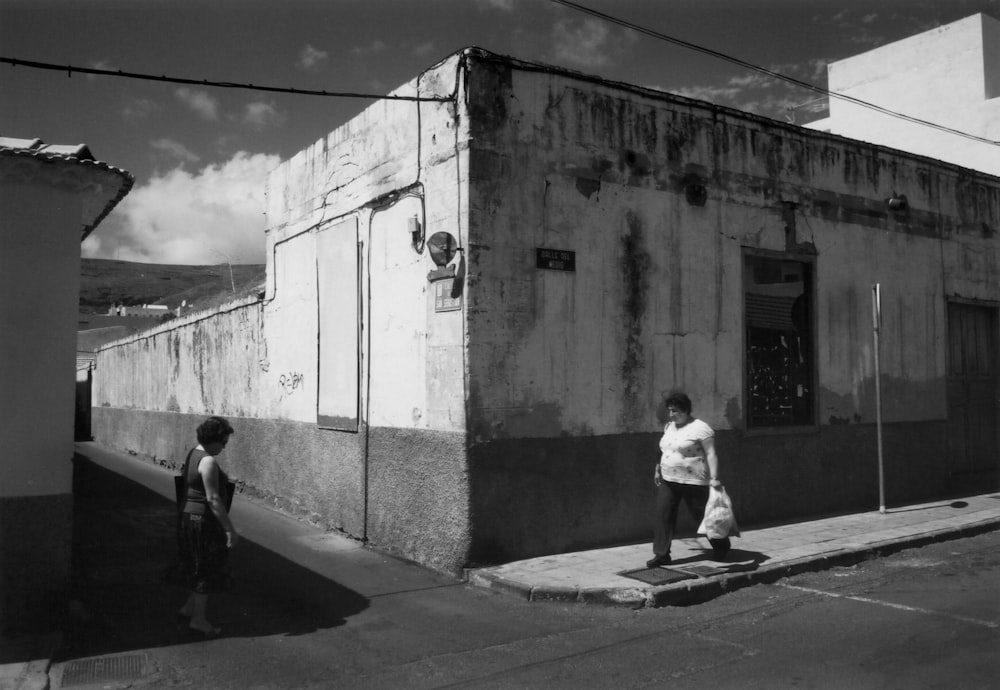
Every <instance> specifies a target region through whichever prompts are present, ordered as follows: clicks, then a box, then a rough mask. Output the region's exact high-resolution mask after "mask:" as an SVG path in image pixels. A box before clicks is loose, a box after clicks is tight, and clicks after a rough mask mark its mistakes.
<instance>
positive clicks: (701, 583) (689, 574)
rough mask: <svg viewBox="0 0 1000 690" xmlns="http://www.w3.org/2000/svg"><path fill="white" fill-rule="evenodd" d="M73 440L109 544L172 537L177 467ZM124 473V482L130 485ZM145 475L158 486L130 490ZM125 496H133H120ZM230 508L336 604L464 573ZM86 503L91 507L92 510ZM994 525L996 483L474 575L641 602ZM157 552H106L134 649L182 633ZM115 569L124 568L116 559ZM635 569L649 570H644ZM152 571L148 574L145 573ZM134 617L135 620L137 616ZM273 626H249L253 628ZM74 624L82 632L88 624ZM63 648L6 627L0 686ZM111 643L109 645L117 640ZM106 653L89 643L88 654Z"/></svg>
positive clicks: (250, 550) (257, 594)
mask: <svg viewBox="0 0 1000 690" xmlns="http://www.w3.org/2000/svg"><path fill="white" fill-rule="evenodd" d="M77 452H78V453H79V454H80V455H82V456H84V457H85V458H87V467H90V468H93V469H90V470H88V472H89V473H90V476H94V475H93V473H94V472H105V473H107V474H103V475H101V477H102V479H101V480H100V481H99V482H98V483H97V487H98V488H102V489H103V490H104V491H106V492H110V493H107V494H106V495H104V496H100V497H98V496H91V495H90V494H89V493H87V492H84V493H83V494H81V496H80V497H79V500H78V503H79V504H80V505H79V506H78V508H80V509H86V510H96V511H112V512H113V513H114V515H115V516H117V518H118V519H120V520H123V521H124V523H125V524H129V525H131V529H130V530H119V531H112V532H109V533H107V534H106V535H105V534H104V533H100V537H101V543H102V544H103V545H105V546H108V542H109V540H110V541H111V542H114V541H115V540H118V541H121V540H127V539H131V540H133V542H134V543H133V542H130V543H125V542H123V543H122V544H119V545H118V546H120V547H123V548H121V549H119V550H120V551H122V552H123V553H126V554H128V553H133V552H134V551H135V543H149V544H152V543H156V541H157V539H159V540H163V539H164V534H168V536H169V532H170V529H169V523H170V519H167V520H166V523H165V524H166V525H167V526H166V527H164V526H163V525H158V523H157V522H156V521H155V520H151V519H150V517H151V516H153V515H160V514H161V513H162V515H163V516H167V517H168V518H169V516H170V510H169V508H170V505H171V504H172V502H173V479H172V476H173V474H174V473H173V472H171V471H169V470H167V469H165V468H162V467H159V466H156V465H153V464H151V463H148V462H144V461H142V460H139V459H136V458H134V457H130V456H129V455H127V454H124V453H119V452H116V451H114V450H111V449H109V448H105V447H103V446H101V445H100V444H96V443H82V444H77ZM116 478H117V479H116ZM122 482H126V484H124V485H121V483H122ZM128 482H133V483H131V484H129V483H128ZM136 484H138V485H140V486H141V487H145V490H148V491H145V490H143V491H136V490H124V491H122V490H121V489H122V488H123V487H135V485H136ZM119 485H121V486H119ZM123 494H124V498H123ZM122 500H127V501H130V503H129V504H128V505H125V504H120V501H122ZM116 502H118V503H116ZM152 503H156V504H157V505H156V506H153V505H151V504H152ZM91 504H93V505H91ZM133 504H135V505H133ZM147 504H150V505H147ZM151 509H152V512H150V511H151ZM233 514H234V519H235V520H236V522H237V524H238V525H239V529H240V532H241V534H242V535H243V537H244V539H245V540H246V542H247V543H246V544H244V545H243V546H242V547H241V551H242V552H243V556H242V557H243V558H244V559H255V560H254V564H255V568H256V570H261V569H262V568H264V567H265V562H271V563H274V562H277V561H276V559H280V563H281V564H284V565H281V569H280V573H281V574H282V577H298V578H300V579H303V580H304V581H305V585H304V586H307V587H322V590H323V591H324V592H327V590H331V589H336V590H337V591H336V592H332V593H330V592H327V594H324V596H330V597H335V598H337V601H338V608H339V609H342V610H343V613H344V615H347V614H349V613H350V612H351V611H354V610H355V609H357V610H361V609H362V608H363V607H364V606H365V605H366V603H365V602H366V601H369V600H371V599H372V598H377V597H383V596H385V595H387V594H391V593H398V592H416V591H421V590H433V589H435V588H439V587H445V586H454V585H455V584H457V583H459V582H460V581H459V580H456V579H455V578H451V577H449V576H447V575H443V574H441V573H435V572H433V571H430V570H428V569H426V568H420V567H417V566H415V565H414V564H413V563H411V562H408V561H404V560H402V559H397V558H393V557H391V556H388V555H386V554H382V553H379V552H377V551H375V550H372V549H369V548H366V547H364V546H363V545H361V544H360V543H359V542H357V541H354V540H351V539H347V538H345V537H343V536H340V535H337V534H331V533H328V532H324V531H322V530H320V529H318V528H315V527H313V526H311V525H308V524H306V523H303V522H301V521H298V520H295V519H294V518H291V517H289V516H287V515H284V514H281V513H278V512H275V511H273V510H271V509H270V508H268V507H267V506H265V505H263V504H261V503H259V502H255V501H253V500H250V499H247V498H246V497H243V496H240V497H239V498H238V500H237V501H236V502H235V503H234V506H233ZM83 515H85V516H86V515H90V513H87V512H84V513H83ZM998 528H1000V493H995V494H989V495H983V496H973V497H967V498H963V499H961V500H951V501H939V502H933V503H927V504H924V505H913V506H907V507H899V508H892V509H890V510H888V511H887V512H886V513H885V514H881V513H879V512H877V511H875V512H870V513H863V514H859V515H846V516H841V517H833V518H827V519H823V520H814V521H809V522H802V523H796V524H789V525H782V526H777V527H769V528H765V529H747V530H744V532H743V536H742V537H741V538H737V539H734V541H733V550H732V551H731V552H730V555H729V557H728V558H727V560H726V562H725V563H715V562H713V561H711V560H709V559H708V557H709V556H710V554H711V552H710V551H709V550H708V545H707V543H705V542H704V540H698V539H683V540H678V541H675V543H674V548H673V557H674V562H673V563H672V564H671V567H670V568H669V569H668V568H658V569H653V570H652V572H651V571H650V570H649V569H646V568H645V567H644V566H645V562H646V560H648V559H649V558H650V557H651V556H652V552H651V548H650V544H649V543H648V542H646V543H640V544H634V545H628V546H617V547H611V548H606V549H595V550H592V551H582V552H577V553H568V554H558V555H554V556H545V557H541V558H533V559H528V560H523V561H517V562H514V563H507V564H505V565H499V566H494V567H488V568H477V569H469V570H468V571H466V577H467V581H468V583H469V584H470V585H472V586H478V587H486V588H490V589H492V590H495V591H498V592H503V593H507V594H511V595H515V596H519V597H522V598H525V599H528V600H530V601H538V602H544V601H555V602H576V603H586V604H602V605H615V606H629V607H634V608H639V607H653V606H668V605H687V604H693V603H698V602H701V601H706V600H709V599H711V598H713V597H716V596H719V595H721V594H724V593H726V592H729V591H732V590H735V589H737V588H740V587H745V586H748V585H752V584H756V583H761V582H771V581H774V580H777V579H780V578H782V577H786V576H789V575H793V574H795V573H799V572H803V571H806V570H821V569H824V568H828V567H831V566H835V565H845V564H850V563H856V562H858V561H861V560H864V559H866V558H869V557H872V556H875V555H879V554H883V553H889V552H892V551H896V550H899V549H903V548H907V547H913V546H920V545H923V544H927V543H930V542H933V541H940V540H945V539H953V538H959V537H964V536H970V535H973V534H977V533H981V532H985V531H989V530H993V529H998ZM156 530H159V532H163V533H164V534H160V533H158V532H157V531H156ZM111 545H112V546H114V544H111ZM152 565H155V564H149V563H141V562H138V563H137V562H136V561H135V559H133V558H125V559H123V560H121V561H118V560H112V561H108V562H102V566H103V567H104V571H108V568H111V571H109V572H104V573H103V576H104V580H103V581H102V582H104V583H105V584H106V583H107V582H129V583H132V584H133V589H134V585H135V583H138V584H139V585H140V589H139V590H138V591H139V592H140V596H141V597H142V598H141V601H142V604H141V607H142V609H143V611H142V613H143V616H145V617H143V616H138V615H137V617H136V620H132V621H121V624H122V628H123V629H122V635H123V636H126V637H128V642H129V645H132V646H133V647H134V648H146V647H151V648H155V647H157V646H161V645H163V644H167V643H171V644H172V641H171V640H165V639H160V638H157V637H155V635H156V633H154V632H149V631H148V630H147V629H149V626H148V625H147V620H157V619H166V618H172V614H173V609H172V606H173V605H174V604H172V603H171V602H170V601H168V600H166V599H164V598H163V595H162V592H161V591H160V589H157V588H158V587H162V585H161V584H159V582H158V581H156V580H155V578H153V577H151V576H150V574H151V572H147V571H149V570H150V568H151V567H152ZM115 568H117V569H119V570H120V571H121V572H117V571H115V570H114V569H115ZM137 568H139V570H137ZM628 571H640V572H637V573H632V577H629V576H626V575H622V574H621V573H623V572H628ZM272 574H273V573H272ZM262 577H263V576H262ZM637 577H638V578H645V580H646V581H644V580H642V579H635V578H637ZM316 578H318V579H316ZM146 580H150V582H149V583H148V585H143V583H144V582H145V581H146ZM265 580H266V577H264V578H263V579H262V580H261V581H260V582H254V581H249V582H247V581H245V582H244V583H243V587H242V589H241V591H242V592H243V595H242V596H243V600H242V602H243V605H244V606H249V607H253V606H255V605H261V606H263V604H262V603H261V602H266V601H267V600H268V597H269V594H268V592H269V585H267V583H266V582H265ZM321 583H324V584H321ZM141 587H146V589H142V588H141ZM257 590H260V591H257ZM129 591H131V590H130V589H129V588H127V587H120V586H115V587H108V588H105V589H101V590H100V594H101V596H102V597H105V600H104V601H103V605H104V606H106V607H108V608H111V609H114V608H116V606H117V602H114V601H112V600H108V599H107V598H108V597H124V596H126V595H127V594H128V592H129ZM317 591H319V590H317ZM258 599H259V601H257V600H258ZM161 600H162V601H161ZM154 604H155V605H154ZM135 605H136V604H135V602H133V601H125V602H124V603H123V604H122V606H118V608H119V609H121V608H125V609H127V607H128V606H135ZM161 609H162V610H161ZM267 618H268V616H266V615H253V616H250V620H266V619H267ZM306 623H309V622H308V621H306V622H303V626H304V627H303V628H302V630H304V631H307V630H309V629H311V628H310V627H309V626H310V625H314V623H309V625H306ZM129 624H131V625H134V626H136V627H135V628H134V629H132V628H129V627H128V625H129ZM244 625H247V624H246V623H244ZM281 626H283V627H282V628H281V630H282V631H283V632H285V633H287V632H288V630H289V629H290V628H294V627H295V623H294V621H292V620H291V619H288V620H283V621H282V622H281ZM267 632H269V631H267V630H261V631H255V630H249V631H247V630H245V631H244V634H251V633H253V634H256V633H260V634H264V633H267ZM76 634H77V635H79V632H77V633H76ZM144 636H146V637H144ZM63 637H64V638H66V639H65V640H64V641H63V646H65V645H67V644H69V642H70V640H71V639H72V638H73V635H68V636H67V635H64V636H63ZM147 637H148V638H149V639H147ZM130 648H131V647H130ZM59 650H60V637H59V635H52V636H42V637H34V638H30V637H29V638H17V639H10V638H6V639H5V638H3V637H0V690H45V689H46V688H49V687H50V675H53V674H55V675H54V678H53V682H54V683H55V684H54V685H52V687H59V685H60V678H59V674H58V669H59V667H60V664H59V663H56V664H55V666H53V663H52V658H54V655H57V652H59ZM63 651H65V650H63ZM103 651H104V652H105V653H106V652H107V651H108V650H103ZM97 653H98V651H95V650H91V651H90V652H89V653H88V654H85V655H84V656H93V655H94V654H97ZM53 668H55V669H56V670H55V671H54V670H53Z"/></svg>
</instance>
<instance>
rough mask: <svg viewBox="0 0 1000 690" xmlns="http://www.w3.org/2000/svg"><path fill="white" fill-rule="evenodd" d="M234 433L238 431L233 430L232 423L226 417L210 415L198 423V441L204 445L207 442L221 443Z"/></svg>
mask: <svg viewBox="0 0 1000 690" xmlns="http://www.w3.org/2000/svg"><path fill="white" fill-rule="evenodd" d="M234 433H236V432H235V431H233V427H232V425H230V424H229V422H228V421H227V420H226V418H225V417H215V416H213V417H209V418H208V419H206V420H205V421H204V422H202V423H201V424H199V425H198V431H197V434H198V443H200V444H202V445H205V444H206V443H221V442H222V441H225V440H226V439H227V438H229V437H230V436H232V435H233V434H234Z"/></svg>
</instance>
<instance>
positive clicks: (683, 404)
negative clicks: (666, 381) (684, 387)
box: [663, 391, 691, 414]
mask: <svg viewBox="0 0 1000 690" xmlns="http://www.w3.org/2000/svg"><path fill="white" fill-rule="evenodd" d="M663 405H664V407H671V406H672V407H676V408H677V409H678V410H680V411H681V412H683V413H684V414H691V398H689V397H687V394H686V393H683V392H681V391H673V392H672V393H670V395H668V396H667V399H666V400H664V401H663Z"/></svg>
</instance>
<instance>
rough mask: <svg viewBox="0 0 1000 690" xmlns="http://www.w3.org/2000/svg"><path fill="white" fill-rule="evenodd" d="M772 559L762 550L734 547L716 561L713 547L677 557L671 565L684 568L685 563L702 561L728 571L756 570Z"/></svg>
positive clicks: (690, 563)
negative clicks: (724, 556) (722, 558)
mask: <svg viewBox="0 0 1000 690" xmlns="http://www.w3.org/2000/svg"><path fill="white" fill-rule="evenodd" d="M770 559H771V557H770V556H768V555H767V554H766V553H761V552H760V551H748V550H747V549H740V548H737V547H733V548H732V549H730V551H729V553H728V554H726V559H725V560H724V561H716V560H714V557H713V555H712V550H711V549H704V550H703V552H702V553H701V554H695V555H693V556H688V557H687V558H676V559H674V560H673V562H672V563H671V565H673V566H678V567H681V568H683V567H684V566H685V565H697V564H700V563H702V562H706V563H710V564H711V565H712V566H713V567H714V568H717V569H719V570H721V571H722V572H727V573H737V572H743V571H747V570H756V569H757V568H758V567H760V565H761V564H762V563H765V562H767V561H769V560H770Z"/></svg>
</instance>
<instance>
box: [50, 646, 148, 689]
mask: <svg viewBox="0 0 1000 690" xmlns="http://www.w3.org/2000/svg"><path fill="white" fill-rule="evenodd" d="M147 666H148V661H147V659H146V655H145V654H126V655H123V656H107V657H98V658H96V659H79V660H77V661H73V662H70V663H69V664H67V665H66V667H65V668H64V670H63V676H62V683H61V684H60V686H61V687H64V688H69V687H72V686H74V685H89V684H91V683H104V682H107V681H111V680H135V679H136V678H141V677H142V676H144V675H146V668H147Z"/></svg>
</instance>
